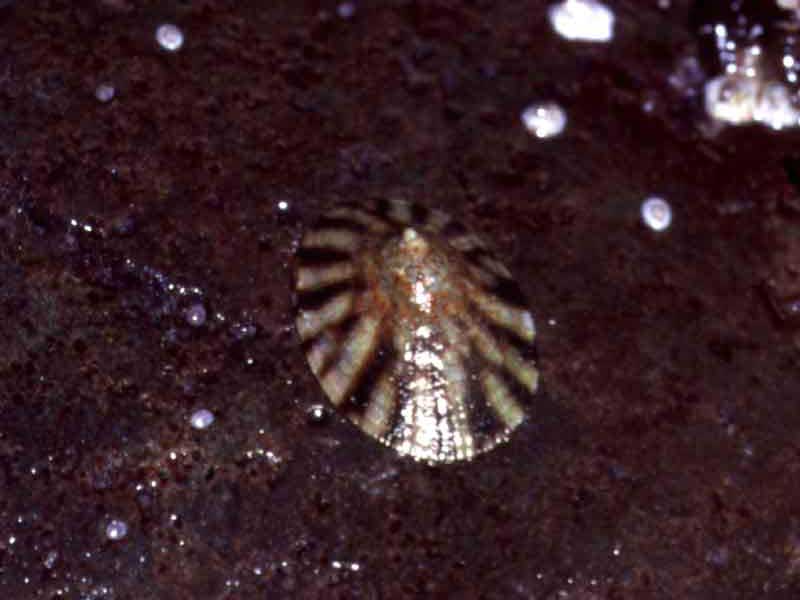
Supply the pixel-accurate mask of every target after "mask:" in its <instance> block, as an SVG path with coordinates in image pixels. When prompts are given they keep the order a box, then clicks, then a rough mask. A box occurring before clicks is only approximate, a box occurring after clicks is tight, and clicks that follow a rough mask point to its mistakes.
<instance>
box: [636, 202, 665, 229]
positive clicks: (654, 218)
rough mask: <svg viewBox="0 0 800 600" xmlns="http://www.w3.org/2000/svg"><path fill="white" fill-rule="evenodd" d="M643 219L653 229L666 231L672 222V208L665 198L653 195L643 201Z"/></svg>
mask: <svg viewBox="0 0 800 600" xmlns="http://www.w3.org/2000/svg"><path fill="white" fill-rule="evenodd" d="M641 213H642V221H644V224H645V225H647V226H648V227H649V228H650V229H652V230H653V231H664V230H665V229H667V228H668V227H669V226H670V224H671V223H672V208H671V207H670V205H669V203H668V202H667V201H666V200H664V199H663V198H658V197H656V196H653V197H651V198H648V199H647V200H645V201H644V202H643V203H642V210H641Z"/></svg>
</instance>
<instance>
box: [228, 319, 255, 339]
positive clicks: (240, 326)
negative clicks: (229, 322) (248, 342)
mask: <svg viewBox="0 0 800 600" xmlns="http://www.w3.org/2000/svg"><path fill="white" fill-rule="evenodd" d="M256 333H258V328H257V327H256V326H255V325H254V324H252V323H236V324H235V325H234V326H233V327H232V328H231V334H232V335H233V337H234V338H236V339H237V340H245V339H248V338H251V337H253V336H255V335H256Z"/></svg>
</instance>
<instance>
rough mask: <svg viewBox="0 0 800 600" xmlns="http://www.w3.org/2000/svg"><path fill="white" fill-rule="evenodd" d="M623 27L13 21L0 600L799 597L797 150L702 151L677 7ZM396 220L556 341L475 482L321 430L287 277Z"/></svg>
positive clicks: (4, 125) (731, 146)
mask: <svg viewBox="0 0 800 600" xmlns="http://www.w3.org/2000/svg"><path fill="white" fill-rule="evenodd" d="M609 4H610V6H612V7H613V8H614V11H615V13H616V16H617V28H616V37H615V39H614V41H613V42H612V43H611V44H609V45H582V44H576V43H570V42H567V41H565V40H563V39H561V38H559V37H557V36H556V35H554V34H553V32H552V30H551V29H550V26H549V24H548V21H547V18H546V6H547V3H546V2H543V1H540V0H502V1H500V0H498V1H494V2H492V1H489V0H462V1H456V0H383V1H378V0H374V1H367V0H362V1H359V2H356V3H355V5H354V7H355V14H354V15H353V16H352V17H351V18H343V17H342V16H340V14H338V12H337V5H336V3H335V2H328V1H319V2H316V1H315V2H312V1H297V0H282V1H274V2H255V1H245V0H237V1H233V0H198V1H194V2H179V1H170V2H154V1H149V2H145V1H137V0H102V1H101V0H93V1H88V0H87V1H86V2H69V1H64V0H61V1H57V0H52V1H39V0H26V1H25V2H22V1H17V2H14V1H8V0H5V1H0V333H1V334H2V338H0V339H2V342H1V343H0V596H1V597H2V598H14V599H23V600H24V599H28V598H31V599H34V598H46V599H50V598H76V599H77V598H79V599H97V600H100V599H106V600H111V599H113V600H124V599H129V598H130V599H136V600H172V599H229V600H232V599H239V598H241V599H253V598H270V599H272V598H299V599H316V598H326V599H336V598H342V599H344V598H347V599H358V598H365V599H379V598H380V599H388V600H396V599H403V598H459V599H467V600H469V599H485V600H517V599H519V600H523V599H555V598H572V599H575V600H589V599H592V600H599V599H603V598H613V599H627V598H630V599H637V600H642V599H650V598H652V599H672V598H675V599H681V600H694V599H697V600H708V599H712V600H713V599H725V600H731V599H739V598H742V599H763V598H768V599H778V600H780V599H789V598H797V597H799V596H800V488H798V485H797V478H798V476H800V437H798V431H800V403H798V392H800V318H798V317H797V315H798V314H800V266H799V265H800V191H798V186H800V151H799V150H798V148H800V146H798V142H800V136H799V135H798V133H795V132H784V133H780V134H777V133H775V132H771V131H769V130H767V129H765V128H742V129H738V130H737V129H728V130H725V131H723V132H720V133H717V134H716V135H713V136H712V135H711V134H710V133H709V131H708V127H706V126H705V125H704V124H703V118H702V113H701V111H700V110H699V106H698V102H697V85H698V81H700V78H701V77H702V72H701V71H700V66H699V65H698V64H697V63H694V62H692V61H691V60H690V59H691V57H692V56H694V55H695V53H696V52H697V43H698V42H697V38H696V36H695V35H694V31H693V30H690V28H689V6H688V3H687V2H685V1H682V2H673V5H672V7H671V8H669V9H666V10H664V9H659V8H658V6H657V5H658V3H657V2H656V1H655V0H653V1H648V2H644V1H639V0H636V1H634V0H616V1H609ZM163 22H172V23H175V24H177V25H178V26H180V27H181V29H182V30H183V31H184V33H185V35H186V41H185V44H184V46H183V47H182V48H181V49H180V50H179V51H178V52H175V53H169V52H166V51H165V50H163V49H161V48H160V47H159V46H158V45H157V44H156V42H155V38H154V32H155V29H156V27H157V26H158V25H159V24H160V23H163ZM102 83H110V84H112V85H113V86H114V88H115V92H116V93H115V97H114V99H113V100H112V101H111V102H107V103H103V102H100V101H98V99H97V98H96V97H95V90H96V88H97V86H98V85H100V84H102ZM540 99H553V100H556V101H558V102H559V103H561V104H562V105H563V106H564V108H565V109H566V110H567V111H568V115H569V124H568V127H567V130H566V131H565V133H564V134H563V135H562V136H560V137H558V138H555V139H552V140H548V141H541V140H537V139H535V138H534V137H532V136H530V134H528V133H527V132H526V131H525V130H524V128H523V127H522V125H521V123H520V119H519V115H520V112H521V111H522V110H523V109H524V108H525V106H527V105H528V104H529V103H530V102H531V101H534V100H540ZM389 194H400V195H405V196H407V197H413V198H418V199H420V200H421V201H424V202H426V203H428V204H429V205H431V206H440V207H442V208H444V209H446V210H447V211H449V212H452V213H457V214H460V215H462V216H463V218H464V219H465V220H466V221H468V222H469V223H470V224H471V225H472V226H474V227H475V228H477V229H478V230H480V231H481V232H483V234H484V235H485V236H486V237H487V238H489V239H490V240H492V241H493V243H494V244H495V246H496V248H497V249H498V250H499V252H500V253H501V254H502V255H503V256H504V257H505V261H506V263H507V264H508V265H509V267H510V268H511V270H512V271H513V273H514V274H515V276H516V277H517V279H518V281H519V283H520V285H521V286H522V288H523V290H524V292H525V294H526V296H527V297H528V298H529V299H530V304H531V306H532V309H533V311H534V316H535V318H536V319H537V325H538V329H539V338H538V351H539V356H540V368H541V371H542V377H543V382H544V392H543V393H542V394H541V395H540V396H539V399H538V404H537V406H536V409H535V411H534V413H533V414H532V415H531V419H530V421H529V422H528V423H527V424H525V425H523V426H522V427H521V428H520V429H519V430H518V432H517V433H516V434H515V435H514V436H513V438H512V439H511V441H510V442H509V443H507V444H505V445H503V446H501V447H500V448H498V449H497V450H495V451H493V452H491V453H489V454H488V455H486V456H482V457H480V458H478V459H477V460H475V461H473V462H470V463H467V464H461V465H456V466H450V467H441V468H432V467H428V466H425V465H422V464H416V463H413V462H410V461H408V460H403V459H401V458H399V457H398V456H397V455H395V454H394V453H393V452H392V451H391V450H389V449H386V448H383V447H381V446H379V445H378V444H376V443H375V442H373V441H372V440H370V439H368V438H367V437H366V436H364V435H363V434H361V433H360V432H359V431H358V430H357V429H356V428H355V427H354V426H352V425H350V424H349V423H348V422H346V421H345V420H344V419H341V418H339V417H337V416H336V415H335V414H334V413H333V412H332V411H327V410H326V411H323V412H319V411H313V410H312V409H313V408H314V407H315V406H317V405H319V404H322V405H323V406H327V405H325V404H324V403H325V397H324V394H323V392H322V391H321V389H320V387H319V385H318V383H317V382H316V380H315V379H314V377H313V375H312V374H311V373H310V370H309V369H308V367H307V364H306V362H305V360H304V356H303V354H302V351H301V349H300V348H299V344H298V340H297V339H296V336H295V333H294V330H293V328H292V322H293V316H292V296H291V285H290V261H291V257H292V251H293V247H294V244H295V243H296V241H297V239H298V237H299V234H300V231H301V230H302V228H303V226H304V225H305V224H308V223H310V222H312V221H313V219H314V218H315V217H316V216H317V215H318V214H319V213H320V211H322V210H324V207H325V206H328V205H329V204H330V203H331V202H334V201H336V200H337V199H340V198H359V197H368V196H370V197H375V196H381V195H389ZM650 194H659V195H662V196H664V197H665V198H667V199H668V201H669V202H670V203H671V205H672V208H673V211H674V222H673V225H672V227H670V229H668V230H667V231H666V232H662V233H655V232H652V231H649V230H647V229H646V228H645V227H644V226H643V225H642V224H641V220H640V217H639V207H640V204H641V202H642V200H643V199H644V198H645V197H646V196H648V195H650ZM281 202H286V203H287V205H288V209H287V210H282V208H281V206H283V205H280V206H279V203H281ZM198 306H202V308H203V309H205V320H203V319H202V318H199V317H198V315H199V316H201V317H202V316H203V315H202V310H201V309H199V308H198ZM187 311H188V313H189V314H187ZM199 408H206V409H209V410H211V411H212V412H213V413H214V415H215V417H216V420H215V421H214V423H213V424H212V425H211V426H210V427H209V428H207V429H205V430H196V429H193V428H192V427H191V426H190V425H189V417H190V416H191V414H192V413H193V412H194V411H195V410H197V409H199ZM112 519H119V520H122V521H124V522H125V523H126V524H127V526H128V533H127V536H126V537H124V538H123V539H121V540H117V541H111V540H109V539H108V537H107V535H106V527H107V525H108V523H109V522H110V521H111V520H112Z"/></svg>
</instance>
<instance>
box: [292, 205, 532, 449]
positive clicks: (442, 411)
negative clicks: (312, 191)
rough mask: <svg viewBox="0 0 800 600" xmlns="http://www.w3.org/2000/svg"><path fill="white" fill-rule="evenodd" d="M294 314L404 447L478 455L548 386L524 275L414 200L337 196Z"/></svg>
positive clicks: (313, 243) (301, 262)
mask: <svg viewBox="0 0 800 600" xmlns="http://www.w3.org/2000/svg"><path fill="white" fill-rule="evenodd" d="M295 291H296V297H297V314H296V325H297V331H298V334H299V336H300V339H301V341H302V344H303V349H304V351H305V353H306V357H307V359H308V362H309V364H310V366H311V370H312V371H313V373H314V375H315V376H316V377H317V379H318V381H319V382H320V384H321V385H322V389H323V390H324V391H325V393H326V395H327V396H328V398H329V399H330V401H331V402H332V403H333V405H334V406H336V407H337V409H338V410H339V411H340V412H341V413H343V414H344V415H346V416H347V417H348V418H349V419H350V420H351V421H352V422H353V423H355V424H356V425H357V426H358V427H359V428H360V429H361V430H363V431H364V432H366V433H367V434H369V435H370V436H372V437H374V438H376V439H377V440H379V441H380V442H382V443H384V444H386V445H387V446H389V447H391V448H394V449H395V450H396V451H397V452H399V453H400V454H401V455H406V456H410V457H412V458H414V459H417V460H422V461H425V462H429V463H441V462H453V461H460V460H470V459H472V458H473V457H475V456H476V455H477V454H480V453H482V452H486V451H488V450H490V449H492V448H493V447H495V446H496V445H497V444H499V443H502V442H503V441H505V440H507V439H508V436H509V434H510V433H511V431H512V430H514V429H515V428H516V427H517V426H519V425H520V423H521V422H522V421H523V420H524V419H525V415H526V408H527V407H528V406H529V405H530V399H531V396H532V395H533V394H534V393H535V392H536V389H537V387H538V378H539V373H538V371H537V369H536V366H535V351H534V346H533V342H534V337H535V329H534V323H533V318H532V316H531V313H530V312H529V311H528V308H527V304H526V301H525V299H524V297H523V295H522V292H521V290H520V288H519V286H518V285H517V284H516V283H515V282H514V281H513V280H512V278H511V274H510V273H509V271H508V270H507V269H506V267H505V266H503V264H502V263H500V262H499V261H498V260H497V259H496V258H495V257H494V256H493V254H492V253H491V252H490V250H489V249H488V247H487V246H486V244H485V243H484V242H483V241H482V240H481V239H480V238H479V237H478V236H477V235H475V234H474V233H472V232H471V231H469V230H468V229H467V228H466V227H464V226H463V225H462V224H461V223H460V222H458V221H457V220H455V219H452V218H451V217H450V216H448V215H447V214H445V213H443V212H441V211H439V210H434V209H429V208H427V207H425V206H423V205H422V204H419V203H415V202H407V201H404V200H379V201H375V202H363V203H345V204H340V205H338V206H336V207H334V208H332V209H331V210H329V211H328V212H327V213H325V214H324V215H323V216H322V217H321V218H320V219H319V220H318V221H317V223H316V224H315V225H314V226H313V227H311V228H309V229H308V230H307V231H306V232H305V235H304V236H303V238H302V239H301V241H300V245H299V248H298V250H297V256H296V270H295Z"/></svg>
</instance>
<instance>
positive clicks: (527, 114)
mask: <svg viewBox="0 0 800 600" xmlns="http://www.w3.org/2000/svg"><path fill="white" fill-rule="evenodd" d="M522 123H523V124H524V125H525V129H527V130H528V132H529V133H532V134H533V135H535V136H536V137H537V138H539V139H546V138H551V137H555V136H557V135H559V134H560V133H561V132H562V131H564V127H566V125H567V115H566V113H565V112H564V109H563V108H561V107H560V106H559V105H558V104H556V103H555V102H543V103H541V104H532V105H530V106H529V107H527V108H526V109H525V110H523V111H522Z"/></svg>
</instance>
